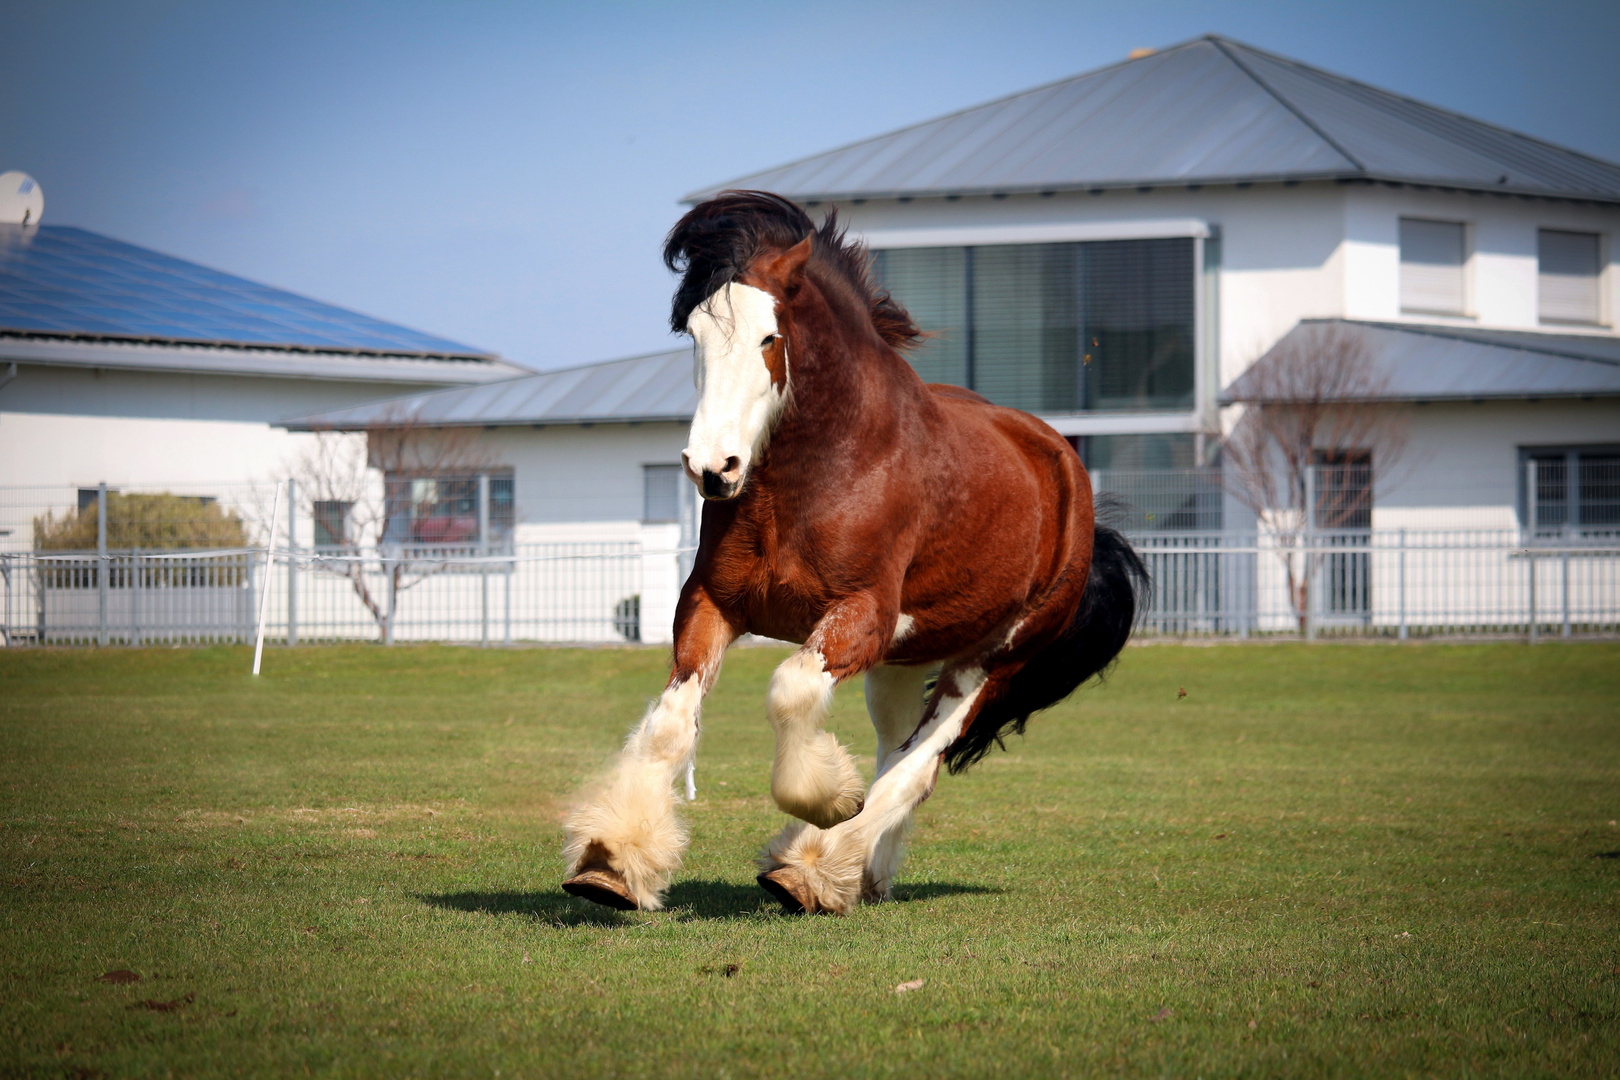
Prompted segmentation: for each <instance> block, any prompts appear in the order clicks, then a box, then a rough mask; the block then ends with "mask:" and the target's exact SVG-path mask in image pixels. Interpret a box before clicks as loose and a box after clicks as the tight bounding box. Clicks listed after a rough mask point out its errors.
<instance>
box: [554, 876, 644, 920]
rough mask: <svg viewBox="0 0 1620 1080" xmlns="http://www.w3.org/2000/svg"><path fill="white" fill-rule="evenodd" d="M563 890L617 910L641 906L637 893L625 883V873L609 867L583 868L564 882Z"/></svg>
mask: <svg viewBox="0 0 1620 1080" xmlns="http://www.w3.org/2000/svg"><path fill="white" fill-rule="evenodd" d="M563 891H564V892H568V893H573V894H574V895H575V896H578V897H582V898H584V899H586V900H589V901H590V902H591V903H593V904H601V905H602V906H603V907H610V908H612V909H613V910H615V911H635V910H637V909H638V908H640V907H641V904H640V902H639V901H637V900H636V894H635V893H633V892H631V891H630V886H629V885H627V884H625V880H624V875H623V874H621V873H619V872H618V871H617V870H613V869H610V868H607V867H592V868H590V869H589V870H581V871H580V872H579V873H577V874H575V875H574V876H573V877H571V878H569V879H568V880H567V881H565V882H563Z"/></svg>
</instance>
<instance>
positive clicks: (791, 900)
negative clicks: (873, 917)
mask: <svg viewBox="0 0 1620 1080" xmlns="http://www.w3.org/2000/svg"><path fill="white" fill-rule="evenodd" d="M985 684H986V678H985V672H984V670H983V669H982V668H979V667H976V666H972V665H961V666H955V667H947V668H946V669H945V670H944V671H942V672H941V673H940V678H939V685H938V686H936V687H935V688H934V693H933V696H932V697H931V698H930V700H929V702H928V706H927V708H926V709H925V711H924V712H923V716H922V721H921V723H919V724H918V726H917V728H916V730H915V731H913V732H912V734H911V735H910V737H909V738H907V739H906V740H905V741H904V742H902V743H901V744H900V745H899V746H898V747H896V748H895V750H894V752H893V753H891V754H890V755H889V757H888V761H887V762H886V763H885V766H886V767H885V768H884V771H883V772H882V774H881V775H879V776H878V778H877V779H876V780H874V781H873V782H872V790H871V791H870V792H868V793H867V796H866V806H865V807H864V808H863V809H862V810H861V812H860V813H859V814H857V815H856V816H855V817H853V818H851V819H849V820H848V821H845V822H843V823H842V824H839V825H836V826H834V827H833V828H831V829H819V828H816V827H815V826H813V825H804V824H800V823H798V822H794V823H793V824H792V825H790V826H789V827H788V828H786V829H784V830H783V831H782V833H781V835H779V836H778V837H777V838H776V839H775V840H774V841H772V842H771V846H770V849H769V850H768V851H767V852H766V854H765V856H764V857H763V858H762V860H761V869H762V871H763V873H761V874H760V884H762V885H764V886H765V887H766V888H767V889H769V890H770V891H771V893H772V894H773V895H774V896H776V898H777V899H779V900H781V901H782V904H783V906H784V907H786V908H787V909H788V910H789V911H806V912H811V913H814V912H817V911H830V912H834V913H837V914H840V915H842V914H847V913H848V912H849V911H851V910H852V909H853V908H854V907H855V905H856V903H858V902H859V901H860V899H861V895H862V891H863V884H869V883H871V882H873V881H874V877H875V874H874V870H875V871H876V872H877V873H882V868H874V866H873V860H874V857H875V856H877V855H879V854H881V852H882V847H883V844H884V843H885V838H889V837H893V836H894V834H895V833H896V832H897V830H901V829H903V828H904V827H905V823H906V819H907V818H908V817H909V816H910V814H911V812H912V810H913V809H915V808H916V806H917V804H918V803H920V802H922V801H923V800H924V799H926V798H927V797H928V796H929V795H930V794H931V793H932V792H933V790H934V782H935V780H936V779H937V778H938V776H939V763H940V756H941V755H942V754H944V752H945V749H946V747H948V746H950V744H951V743H952V741H954V740H955V739H956V738H957V737H958V736H959V735H960V734H961V733H962V732H963V731H964V730H965V729H966V727H967V725H968V724H969V723H970V722H971V720H972V718H973V714H974V711H975V709H976V708H977V707H978V702H979V701H980V699H981V695H982V694H983V692H984V691H985V689H986V686H985ZM868 891H871V890H870V888H868Z"/></svg>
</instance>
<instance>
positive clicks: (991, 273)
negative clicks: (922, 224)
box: [874, 238, 1196, 414]
mask: <svg viewBox="0 0 1620 1080" xmlns="http://www.w3.org/2000/svg"><path fill="white" fill-rule="evenodd" d="M1193 251H1194V245H1193V241H1192V240H1191V239H1190V238H1172V239H1164V240H1105V241H1092V242H1085V243H1064V244H1006V245H992V246H985V247H947V248H895V249H890V250H884V251H878V252H875V253H874V263H875V269H876V272H877V275H878V278H879V279H880V280H881V281H882V282H883V285H884V286H885V287H886V288H887V289H889V291H890V292H892V293H893V294H894V297H895V299H896V300H898V301H899V302H900V303H901V304H902V305H903V306H904V307H905V308H906V310H907V311H909V312H910V313H911V316H912V318H913V319H915V320H916V321H917V324H918V326H920V327H921V328H922V329H923V330H925V331H928V332H929V333H931V334H932V335H933V337H931V338H930V339H929V340H928V341H926V342H925V343H924V344H923V345H922V346H921V347H919V348H917V349H915V350H914V351H913V352H912V353H911V354H910V358H911V361H912V364H913V365H914V366H915V367H916V368H917V371H918V373H919V374H920V375H922V377H923V378H924V379H926V380H927V381H929V382H943V383H953V384H955V385H957V386H966V387H969V388H971V389H973V390H977V391H978V392H979V393H981V394H983V395H984V396H985V397H987V398H989V399H990V400H991V401H994V402H996V403H997V404H1001V405H1010V406H1012V407H1014V408H1019V409H1027V410H1029V411H1030V412H1036V413H1045V414H1053V413H1074V412H1087V411H1094V410H1110V411H1112V410H1164V409H1178V410H1179V409H1190V408H1191V407H1192V405H1193V387H1194V355H1193V341H1194V326H1193V322H1194V302H1193V296H1194V288H1195V285H1196V282H1195V275H1194V265H1193Z"/></svg>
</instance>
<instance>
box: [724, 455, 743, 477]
mask: <svg viewBox="0 0 1620 1080" xmlns="http://www.w3.org/2000/svg"><path fill="white" fill-rule="evenodd" d="M740 468H742V462H741V461H738V460H737V459H736V458H734V457H728V458H726V467H725V468H724V469H721V470H720V472H721V473H722V474H723V475H725V476H730V475H731V474H732V473H734V472H736V471H737V470H738V469H740Z"/></svg>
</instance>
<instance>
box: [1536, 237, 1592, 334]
mask: <svg viewBox="0 0 1620 1080" xmlns="http://www.w3.org/2000/svg"><path fill="white" fill-rule="evenodd" d="M1600 240H1601V238H1600V237H1599V236H1598V234H1597V233H1581V232H1562V231H1560V230H1557V229H1542V230H1540V232H1538V233H1537V234H1536V254H1537V262H1538V264H1539V272H1538V274H1537V275H1536V278H1537V282H1536V291H1537V294H1538V296H1537V299H1538V300H1539V302H1540V305H1539V306H1540V309H1541V321H1542V322H1553V323H1584V324H1588V325H1591V324H1593V323H1598V322H1601V321H1602V318H1603V310H1602V304H1601V303H1600V300H1601V293H1600V291H1599V289H1598V283H1599V281H1600V280H1601V277H1600V275H1599V271H1600V270H1601V265H1600V262H1599V260H1600V257H1601V255H1602V248H1603V245H1602V243H1601V242H1600Z"/></svg>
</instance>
